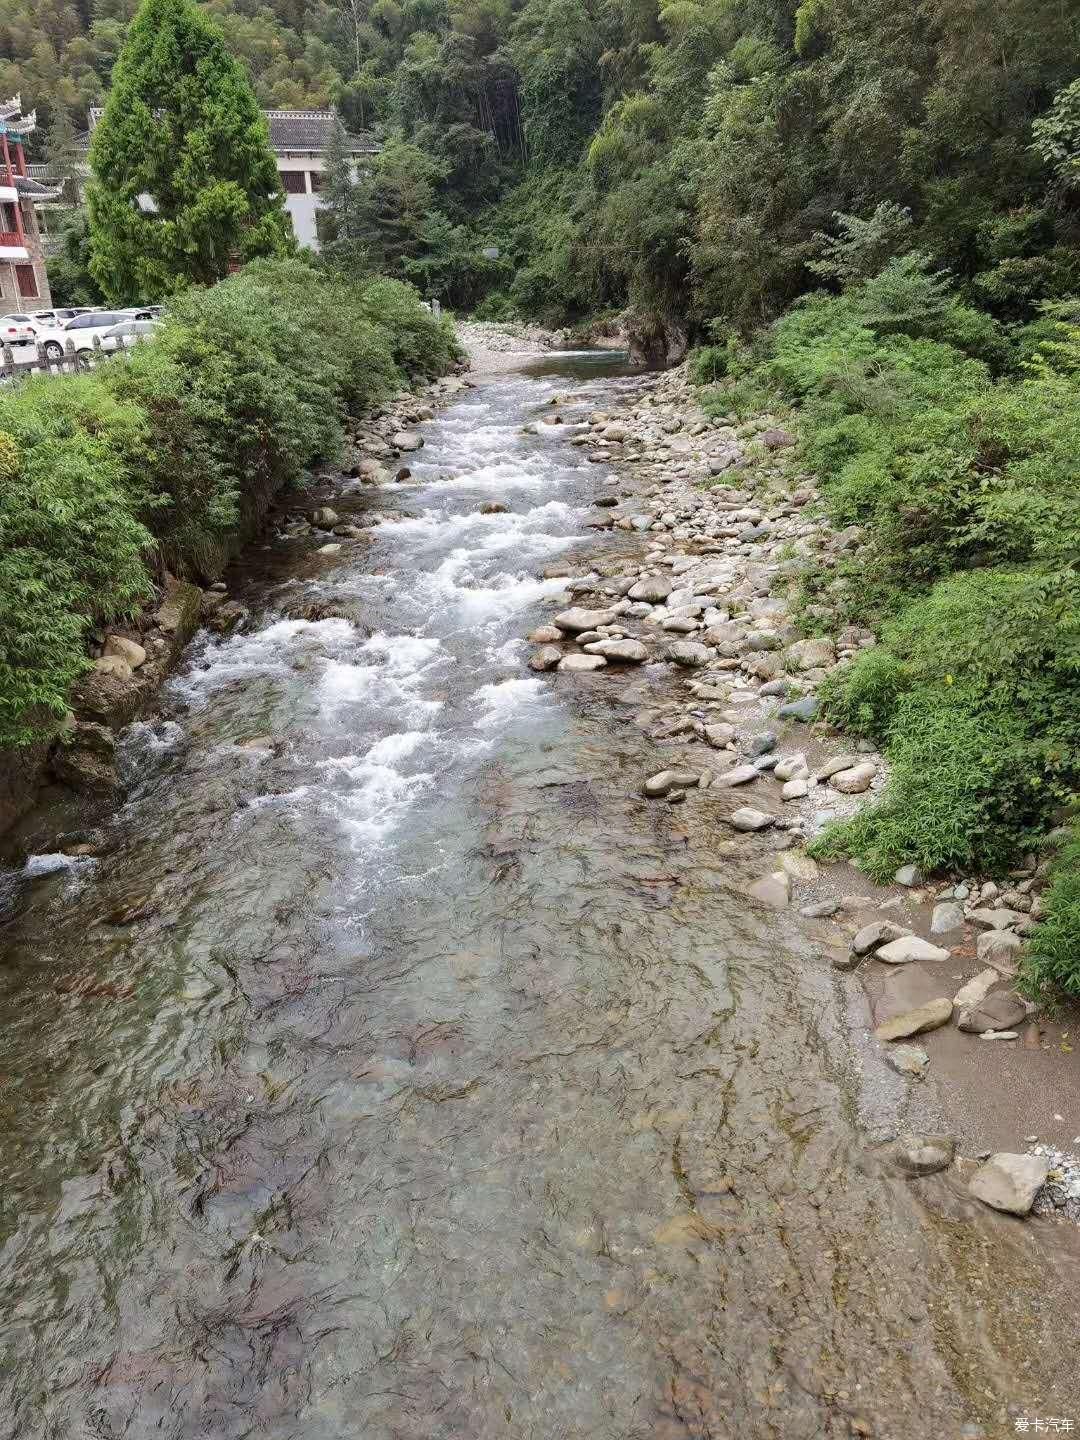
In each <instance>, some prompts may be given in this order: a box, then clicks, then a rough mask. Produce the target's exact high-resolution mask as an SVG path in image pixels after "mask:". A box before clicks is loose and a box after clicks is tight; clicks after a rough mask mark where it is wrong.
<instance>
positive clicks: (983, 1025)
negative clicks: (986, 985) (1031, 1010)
mask: <svg viewBox="0 0 1080 1440" xmlns="http://www.w3.org/2000/svg"><path fill="white" fill-rule="evenodd" d="M1027 1015H1028V1012H1027V1006H1026V1005H1025V1004H1024V1002H1023V1001H1022V1000H1021V999H1020V997H1019V995H1014V994H1013V993H1012V992H1011V991H1008V990H998V991H996V992H995V993H994V994H993V995H987V997H986V998H985V1000H980V1001H979V1002H978V1003H977V1004H976V1005H973V1006H971V1007H970V1008H969V1009H965V1010H963V1011H962V1012H961V1014H960V1015H959V1017H958V1018H957V1021H956V1023H957V1026H958V1028H959V1029H961V1030H966V1031H967V1032H968V1033H969V1034H970V1035H982V1034H984V1033H985V1031H987V1030H1014V1029H1015V1028H1016V1026H1017V1025H1022V1024H1023V1023H1024V1021H1025V1020H1026V1019H1027Z"/></svg>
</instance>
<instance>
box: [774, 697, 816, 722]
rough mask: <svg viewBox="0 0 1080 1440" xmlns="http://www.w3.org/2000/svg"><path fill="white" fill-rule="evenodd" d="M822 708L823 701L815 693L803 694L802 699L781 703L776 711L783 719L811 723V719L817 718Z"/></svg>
mask: <svg viewBox="0 0 1080 1440" xmlns="http://www.w3.org/2000/svg"><path fill="white" fill-rule="evenodd" d="M820 709H821V702H820V701H819V700H818V699H817V697H816V696H814V695H803V696H802V697H801V699H798V700H790V701H789V702H788V703H787V704H786V705H781V706H780V709H779V710H778V711H777V712H776V713H777V715H779V717H780V719H781V720H798V721H800V722H801V723H802V724H804V725H809V724H810V722H811V720H814V719H816V718H817V713H818V711H819V710H820Z"/></svg>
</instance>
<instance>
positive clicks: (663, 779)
mask: <svg viewBox="0 0 1080 1440" xmlns="http://www.w3.org/2000/svg"><path fill="white" fill-rule="evenodd" d="M698 779H699V776H698V772H697V771H696V770H660V771H658V772H657V774H655V775H650V776H649V778H648V779H647V780H646V781H645V784H644V785H643V787H642V788H643V790H644V791H645V794H646V795H648V796H650V797H652V798H657V797H659V796H661V795H666V794H667V793H668V792H669V791H670V790H675V789H684V788H686V787H687V786H689V785H696V784H697V783H698Z"/></svg>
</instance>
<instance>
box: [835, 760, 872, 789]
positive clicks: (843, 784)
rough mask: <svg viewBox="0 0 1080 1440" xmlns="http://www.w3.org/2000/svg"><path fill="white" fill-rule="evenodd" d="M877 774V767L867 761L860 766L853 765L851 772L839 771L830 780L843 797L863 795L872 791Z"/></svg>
mask: <svg viewBox="0 0 1080 1440" xmlns="http://www.w3.org/2000/svg"><path fill="white" fill-rule="evenodd" d="M876 774H877V766H876V765H872V764H871V763H870V762H869V761H868V760H865V761H863V762H862V763H861V764H859V765H852V766H851V768H850V769H849V770H840V771H838V772H837V773H836V774H835V775H833V776H832V777H831V778H830V780H829V784H830V785H831V786H832V788H833V789H834V790H839V792H840V794H841V795H861V794H862V792H863V791H864V790H869V789H870V785H871V782H872V781H873V779H874V776H875V775H876Z"/></svg>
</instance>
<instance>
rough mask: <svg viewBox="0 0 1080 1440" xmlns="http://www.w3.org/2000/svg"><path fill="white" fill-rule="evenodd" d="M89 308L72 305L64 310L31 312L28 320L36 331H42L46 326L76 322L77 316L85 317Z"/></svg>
mask: <svg viewBox="0 0 1080 1440" xmlns="http://www.w3.org/2000/svg"><path fill="white" fill-rule="evenodd" d="M88 308H89V307H88V306H86V305H71V306H68V307H67V308H66V309H63V310H31V312H30V314H29V315H28V316H27V317H26V318H27V319H28V320H30V321H31V322H32V323H33V325H34V328H35V329H37V330H41V329H42V328H43V327H44V326H46V325H60V324H62V323H63V322H64V321H65V320H74V318H75V316H76V315H85V314H86V313H87V310H88Z"/></svg>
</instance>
